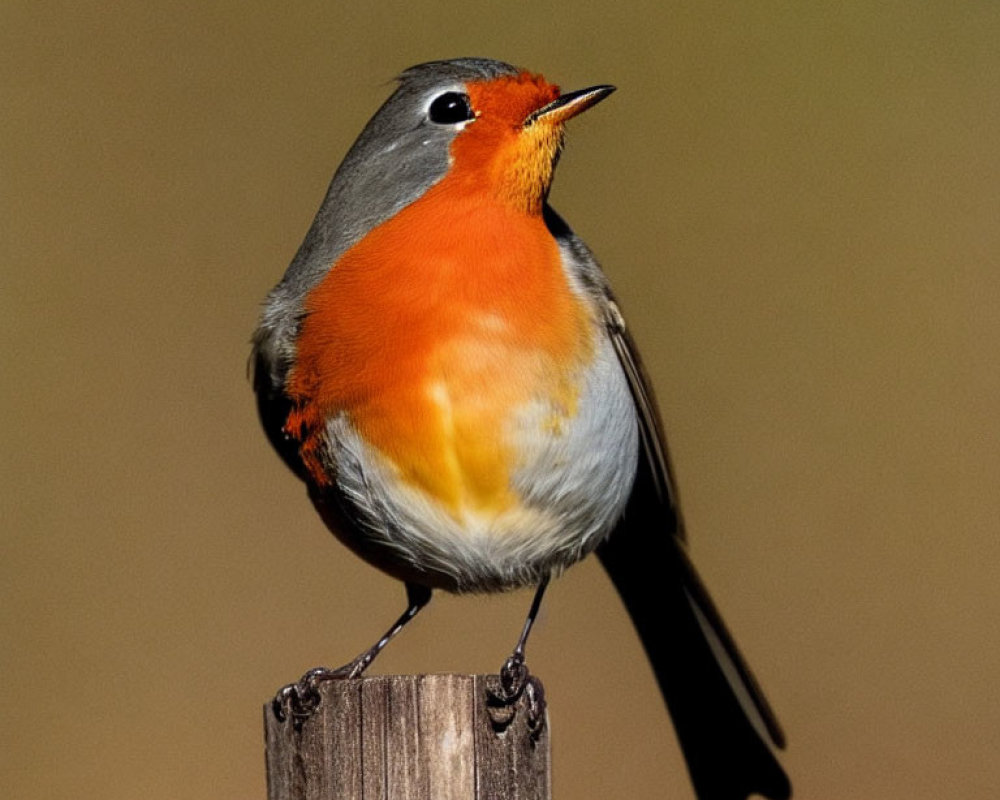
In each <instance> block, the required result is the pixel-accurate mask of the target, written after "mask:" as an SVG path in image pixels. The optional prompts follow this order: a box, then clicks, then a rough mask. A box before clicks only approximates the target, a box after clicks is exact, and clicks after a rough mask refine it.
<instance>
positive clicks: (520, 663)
mask: <svg viewBox="0 0 1000 800" xmlns="http://www.w3.org/2000/svg"><path fill="white" fill-rule="evenodd" d="M528 675H529V673H528V665H527V664H525V663H524V656H523V655H522V654H521V653H513V654H512V655H511V656H510V657H509V658H508V659H507V660H506V661H504V662H503V666H502V667H500V692H501V693H502V696H501V698H500V699H502V700H504V701H506V702H507V703H513V702H514V701H515V700H517V698H519V697H520V696H521V692H523V691H524V687H525V685H526V684H527V682H528Z"/></svg>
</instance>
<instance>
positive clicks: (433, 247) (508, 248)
mask: <svg viewBox="0 0 1000 800" xmlns="http://www.w3.org/2000/svg"><path fill="white" fill-rule="evenodd" d="M306 311H307V317H306V319H305V321H304V323H303V327H302V330H301V333H300V336H299V340H298V351H297V352H298V357H297V361H296V364H295V368H294V370H293V371H292V373H291V376H290V379H289V382H288V386H287V391H288V393H289V395H290V397H291V398H292V400H293V401H294V403H295V411H294V412H293V413H292V414H291V415H290V417H289V419H288V423H287V425H286V430H287V431H288V432H289V433H290V434H291V435H293V436H295V437H296V438H298V439H299V440H300V441H301V443H302V445H301V452H302V455H303V458H304V460H305V462H306V465H307V467H308V468H309V469H310V472H311V474H312V475H313V477H314V478H315V480H316V481H318V482H319V483H320V484H329V483H330V482H331V480H332V476H330V475H328V474H327V473H326V471H325V469H324V467H323V465H322V463H321V460H320V457H319V448H320V445H321V441H322V436H323V428H324V423H325V420H326V419H327V418H328V417H330V416H331V415H336V414H341V413H343V414H346V415H347V417H348V419H349V420H350V422H351V423H352V424H353V426H354V427H355V428H356V429H357V431H358V432H359V433H360V434H361V436H362V437H363V438H364V439H365V440H366V441H367V443H368V444H370V445H371V446H373V447H374V448H375V449H377V450H378V451H379V452H380V453H381V454H382V455H383V456H384V457H385V458H387V459H388V460H389V461H390V462H391V463H392V464H394V465H395V467H396V469H397V470H398V472H399V474H400V476H401V477H402V478H403V479H404V480H405V481H407V482H408V483H409V484H411V485H412V486H414V487H417V488H419V489H422V490H423V491H424V492H426V493H427V494H429V495H430V496H431V497H433V498H434V499H436V500H437V501H439V502H441V503H442V504H444V505H445V506H446V507H448V508H449V509H451V510H452V511H453V512H454V513H455V514H456V515H457V514H459V513H460V512H461V511H463V510H481V511H485V510H491V511H492V510H502V509H503V508H506V507H508V506H509V505H510V504H512V503H513V502H514V500H515V498H514V497H513V495H512V490H511V487H510V476H511V474H512V471H513V470H514V469H516V467H517V466H518V464H519V454H518V453H517V452H516V451H515V447H514V445H513V442H512V439H511V437H510V436H509V434H510V433H511V430H512V426H514V425H515V424H518V423H517V419H518V418H517V417H516V415H517V414H518V413H519V412H522V413H523V410H524V409H525V408H527V407H529V406H531V405H532V404H540V407H541V408H542V409H544V410H545V412H546V413H544V414H543V415H542V417H544V424H542V425H540V428H544V430H539V435H550V436H551V435H554V434H555V435H558V431H559V427H560V425H561V422H562V420H563V419H565V418H568V417H571V416H572V415H573V414H574V413H575V402H576V392H577V384H578V376H579V374H580V370H581V367H582V366H583V365H584V364H585V363H586V362H587V361H589V359H590V357H591V355H592V349H593V342H592V336H593V333H592V328H591V321H590V319H589V312H588V310H587V308H586V306H585V305H584V304H583V303H582V302H581V301H580V300H579V298H578V297H576V296H575V295H574V294H573V293H572V292H571V291H570V289H569V286H568V284H567V281H566V277H565V275H564V273H563V271H562V268H561V266H560V260H559V251H558V248H557V245H556V243H555V241H554V240H553V238H552V236H551V235H550V234H549V232H548V230H547V229H546V227H545V225H544V223H543V221H542V219H541V217H539V216H528V215H525V214H523V213H518V212H517V211H515V210H513V209H511V208H510V207H507V206H503V205H502V204H497V203H496V202H494V201H492V200H490V199H489V198H487V197H485V196H484V195H483V194H482V193H478V192H475V191H469V190H468V189H466V188H465V187H463V186H460V185H450V181H449V179H448V178H445V179H444V180H442V181H441V182H440V183H438V184H437V185H436V186H434V187H432V188H431V189H430V190H429V191H428V192H427V193H426V194H425V195H424V196H423V197H422V198H421V199H420V200H419V201H417V202H416V203H414V204H412V205H411V206H409V207H407V208H405V209H403V210H402V211H401V212H399V213H398V214H397V215H396V216H395V217H393V218H392V219H390V220H388V221H387V222H385V223H383V224H382V225H381V226H379V227H378V228H376V229H375V230H373V231H372V232H371V233H370V234H368V235H367V236H366V237H365V238H364V239H362V240H361V241H360V242H359V243H358V244H356V245H355V246H354V247H352V248H351V249H350V250H348V251H347V252H346V253H345V254H344V255H343V256H342V257H341V258H340V260H339V261H338V262H337V263H336V264H335V265H334V267H333V269H331V270H330V272H329V273H328V274H327V276H326V277H325V278H324V280H323V281H322V282H321V283H320V284H319V285H318V286H317V287H316V288H315V289H314V290H313V291H312V293H311V294H310V295H309V297H308V298H307V302H306ZM542 417H538V416H535V417H532V418H533V419H536V420H537V419H541V418H542Z"/></svg>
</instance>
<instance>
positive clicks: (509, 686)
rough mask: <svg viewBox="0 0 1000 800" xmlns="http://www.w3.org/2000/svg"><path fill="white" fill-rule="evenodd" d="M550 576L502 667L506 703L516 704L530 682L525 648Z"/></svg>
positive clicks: (547, 576) (502, 689)
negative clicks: (525, 660) (525, 659)
mask: <svg viewBox="0 0 1000 800" xmlns="http://www.w3.org/2000/svg"><path fill="white" fill-rule="evenodd" d="M550 577H551V576H550V575H546V576H545V577H544V578H542V580H541V582H540V583H539V584H538V589H536V590H535V598H534V600H532V601H531V608H530V609H529V610H528V617H527V619H525V620H524V629H523V630H522V631H521V638H520V639H518V640H517V645H516V646H515V647H514V652H513V653H511V654H510V656H509V657H508V658H507V660H506V661H505V662H504V663H503V666H502V667H500V698H499V699H501V700H503V701H504V702H506V703H512V702H514V701H515V700H516V699H517V698H518V697H520V695H521V692H522V691H524V687H525V684H527V682H528V666H527V664H525V662H524V646H525V644H526V643H527V641H528V634H530V633H531V626H532V625H534V624H535V617H537V616H538V609H539V608H540V607H541V605H542V598H543V597H544V596H545V589H546V588H547V587H548V585H549V578H550Z"/></svg>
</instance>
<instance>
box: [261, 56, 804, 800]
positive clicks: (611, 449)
mask: <svg viewBox="0 0 1000 800" xmlns="http://www.w3.org/2000/svg"><path fill="white" fill-rule="evenodd" d="M614 90H615V87H613V86H610V85H603V84H602V85H596V86H592V87H590V88H586V89H582V90H579V91H569V92H563V91H561V90H560V88H559V87H558V85H556V84H553V83H550V82H549V81H548V80H547V79H546V78H544V77H543V76H541V75H540V74H537V73H533V72H530V71H528V70H524V69H521V68H518V67H515V66H512V65H511V64H508V63H506V62H503V61H497V60H493V59H486V58H457V59H450V60H439V61H431V62H427V63H423V64H419V65H417V66H414V67H411V68H409V69H406V70H405V71H404V72H402V74H401V75H400V76H399V78H398V81H397V84H396V88H395V90H394V91H393V92H392V94H391V96H389V98H388V99H387V100H386V101H385V103H384V104H383V105H382V106H381V108H380V109H379V110H378V111H377V112H376V113H375V115H374V116H373V117H372V118H371V120H370V121H369V122H368V124H367V125H366V126H365V128H364V129H363V130H362V132H361V134H360V136H359V137H358V139H357V140H356V141H355V142H354V144H353V146H352V147H351V148H350V149H349V151H348V153H347V155H346V156H345V157H344V160H343V162H342V163H341V165H340V166H339V168H338V169H337V170H336V172H335V174H334V177H333V179H332V181H331V183H330V185H329V189H328V190H327V193H326V195H325V198H324V199H323V201H322V204H321V205H320V208H319V210H318V212H317V214H316V217H315V219H314V221H313V223H312V225H311V227H310V228H309V229H308V232H307V234H306V236H305V239H304V241H303V243H302V245H301V247H300V248H299V250H298V251H297V253H296V255H295V256H294V258H293V260H292V262H291V264H290V266H289V267H288V269H287V271H286V272H285V274H284V276H283V277H282V278H281V280H280V282H279V283H278V284H277V285H276V286H275V287H274V289H273V290H272V291H271V292H270V293H269V294H268V296H267V298H266V300H265V301H264V304H263V308H262V311H261V314H260V318H259V322H258V325H257V328H256V331H255V333H254V335H253V340H252V351H251V356H250V362H251V367H252V375H253V377H252V382H253V389H254V392H255V394H256V401H257V409H258V413H259V416H260V419H261V423H262V426H263V428H264V431H265V432H266V434H267V437H268V439H269V440H270V442H271V444H272V445H273V447H274V449H275V450H276V451H277V452H278V454H279V455H280V456H281V458H282V459H283V460H284V461H285V463H286V464H287V465H288V466H289V467H290V468H291V470H292V471H293V472H294V473H295V474H296V475H297V476H298V477H299V478H300V479H301V480H302V481H303V482H304V484H305V486H306V489H307V492H308V496H309V498H310V499H311V501H312V503H313V505H314V507H315V509H316V510H317V511H318V513H319V515H320V516H321V518H322V519H323V521H324V522H325V524H326V525H327V527H329V528H330V530H331V531H332V532H333V533H334V534H335V535H336V536H337V537H338V538H339V539H340V540H341V541H342V542H343V543H344V544H346V545H347V546H348V548H350V549H351V550H352V551H353V552H354V553H356V554H357V555H358V556H360V557H361V558H362V559H364V560H365V561H367V562H369V563H370V564H372V565H374V566H375V567H377V568H379V569H381V570H382V571H384V572H385V573H387V574H389V575H391V576H393V577H395V578H397V579H399V580H400V581H402V582H403V583H404V584H405V587H406V592H407V607H406V610H405V611H404V612H403V614H402V615H401V616H400V617H399V619H398V620H397V621H396V622H395V623H394V624H393V625H392V626H391V627H390V628H389V629H388V630H387V631H386V633H385V635H383V636H382V637H380V638H379V640H378V641H377V642H376V643H375V644H374V645H373V646H372V647H371V648H369V649H368V650H366V651H365V652H363V653H361V654H360V655H359V656H358V657H357V658H355V659H353V660H352V661H350V662H348V663H347V664H345V665H344V666H343V667H340V668H338V669H335V670H328V669H325V668H319V669H317V670H313V671H310V672H309V673H306V675H305V676H303V679H302V681H300V682H299V683H298V684H293V685H291V686H290V687H286V690H284V691H283V692H282V693H280V694H279V697H278V698H276V701H275V711H276V713H279V714H281V713H282V709H283V708H284V709H285V712H286V713H287V711H288V709H289V708H291V711H292V712H293V713H297V714H302V715H308V713H310V710H311V708H310V705H309V699H310V697H309V693H310V690H311V688H314V687H315V686H316V685H317V683H318V682H321V681H323V680H328V679H337V678H353V677H357V676H359V675H361V674H362V673H363V672H364V671H365V669H367V668H368V666H369V665H370V664H371V663H372V661H373V660H374V658H375V657H376V656H377V655H378V653H379V652H380V651H381V650H382V648H383V647H384V646H385V645H386V643H387V642H388V641H389V640H390V639H391V638H393V637H394V636H395V635H396V634H397V633H399V631H400V630H401V629H402V628H403V627H404V626H405V625H406V624H407V623H408V622H409V621H410V620H411V619H413V617H414V616H415V615H416V614H417V613H418V612H419V611H420V610H421V609H422V608H423V607H424V606H425V605H426V604H427V603H428V601H429V600H430V599H431V595H432V593H433V591H434V590H443V591H448V592H454V593H483V592H499V591H507V590H511V589H517V588H525V587H534V588H535V590H536V592H535V595H534V600H533V602H532V606H531V611H530V612H529V614H528V617H527V619H526V621H525V624H524V628H523V629H522V632H521V637H520V638H519V639H518V642H517V645H516V646H515V648H514V650H513V652H512V653H511V656H510V657H509V658H508V659H507V661H506V662H504V665H503V667H502V669H501V673H500V677H501V678H502V679H503V685H504V686H507V687H508V688H510V689H511V691H514V690H515V689H516V687H517V686H518V685H519V684H523V680H524V677H525V675H526V674H527V669H526V666H525V657H524V649H525V642H526V640H527V637H528V633H529V631H530V629H531V625H532V622H533V620H534V618H535V615H536V614H537V612H538V607H539V605H540V603H541V601H542V596H543V594H544V592H545V589H546V587H547V586H548V583H549V580H550V578H551V577H552V576H557V575H559V574H560V573H561V572H562V571H564V570H565V569H567V568H568V567H570V566H571V565H573V564H575V563H576V562H578V561H580V560H581V559H583V558H584V557H586V556H587V555H589V554H591V553H594V552H595V551H596V554H597V557H598V558H599V560H600V561H601V563H602V564H603V566H604V567H605V569H606V570H607V572H608V574H609V576H610V578H611V581H612V583H613V584H614V586H615V587H616V589H617V591H618V593H619V595H620V596H621V598H622V600H623V601H624V604H625V607H626V609H627V610H628V613H629V615H630V616H631V618H632V621H633V623H634V625H635V627H636V629H637V632H638V635H639V637H640V639H641V641H642V643H643V645H644V648H645V651H646V653H647V655H648V657H649V660H650V663H651V665H652V668H653V671H654V673H655V676H656V679H657V682H658V684H659V687H660V690H661V693H662V695H663V697H664V700H665V704H666V706H667V710H668V711H669V713H670V715H671V718H672V720H673V723H674V727H675V730H676V733H677V737H678V740H679V743H680V747H681V750H682V752H683V755H684V758H685V762H686V765H687V768H688V772H689V775H690V778H691V781H692V783H693V786H694V789H695V793H696V795H697V796H698V797H699V798H701V800H706V799H710V800H735V798H744V797H746V796H748V795H749V794H752V793H758V794H761V795H764V796H765V797H768V798H772V800H784V799H785V798H788V797H790V796H791V785H790V782H789V779H788V777H787V775H786V773H785V771H784V769H783V768H782V766H781V764H780V762H779V760H778V758H777V755H776V752H775V751H776V750H778V749H782V748H784V745H785V738H784V734H783V732H782V730H781V728H780V726H779V724H778V721H777V719H776V716H775V714H774V712H773V711H772V709H771V706H770V705H769V704H768V701H767V700H766V698H765V697H764V694H763V693H762V691H761V689H760V687H759V685H758V683H757V681H756V679H755V678H754V676H753V674H752V673H751V671H750V669H749V667H748V666H747V665H746V662H745V661H744V659H743V657H742V656H741V654H740V652H739V650H738V649H737V647H736V645H735V643H734V640H733V637H732V636H731V635H730V633H729V631H728V630H727V628H726V626H725V624H724V622H723V620H722V617H721V615H720V613H719V611H718V610H717V608H716V606H715V604H714V603H713V601H712V599H711V598H710V596H709V594H708V592H707V590H706V589H705V586H704V584H703V582H702V581H701V579H700V578H699V576H698V574H697V572H696V571H695V568H694V566H693V564H692V562H691V560H690V558H689V556H688V552H687V545H686V541H687V540H686V533H685V525H684V520H683V517H682V514H681V510H680V506H679V500H678V494H677V484H676V481H675V480H674V474H673V470H672V467H671V463H670V460H669V456H668V451H667V446H666V440H665V438H664V433H663V425H662V422H661V418H660V415H659V411H658V407H657V404H656V400H655V397H654V394H653V390H652V384H651V382H650V380H649V378H648V377H647V374H646V372H645V370H644V368H643V366H642V363H641V361H640V358H639V353H638V350H637V348H636V345H635V343H634V341H633V338H632V336H631V333H630V330H629V328H628V327H626V324H625V321H624V318H623V316H622V313H621V310H620V307H619V304H618V302H617V300H616V299H615V295H614V294H613V292H612V290H611V288H610V286H609V284H608V280H607V278H606V277H605V275H604V273H603V272H602V270H601V267H600V266H599V264H598V262H597V260H596V258H595V256H594V255H593V253H592V252H591V250H590V249H589V248H588V247H587V245H585V244H584V242H583V241H582V240H581V239H580V238H579V237H578V236H577V235H576V234H575V233H573V231H572V229H571V228H570V227H569V225H568V224H567V223H566V222H565V221H564V220H563V219H562V217H560V216H559V215H558V214H557V213H556V212H555V211H554V210H553V209H552V207H551V206H550V205H549V202H548V196H549V189H550V187H551V184H552V179H553V173H554V170H555V168H556V164H557V162H558V160H559V155H560V153H561V151H562V148H563V143H564V132H565V126H566V123H567V122H568V120H570V119H571V118H573V117H576V116H577V115H578V114H580V113H581V112H583V111H585V110H587V109H589V108H591V107H592V106H594V105H596V104H597V103H599V102H601V101H603V100H604V99H606V98H607V97H608V96H609V95H610V94H611V93H612V92H613V91H614ZM594 201H595V202H599V198H598V197H596V196H595V200H594Z"/></svg>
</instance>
